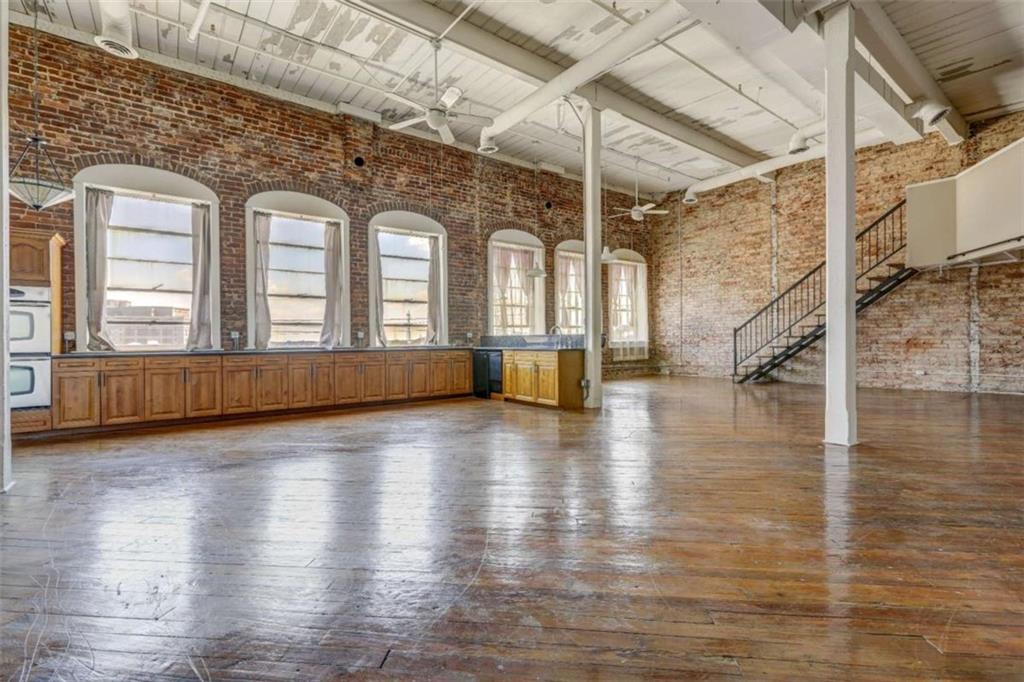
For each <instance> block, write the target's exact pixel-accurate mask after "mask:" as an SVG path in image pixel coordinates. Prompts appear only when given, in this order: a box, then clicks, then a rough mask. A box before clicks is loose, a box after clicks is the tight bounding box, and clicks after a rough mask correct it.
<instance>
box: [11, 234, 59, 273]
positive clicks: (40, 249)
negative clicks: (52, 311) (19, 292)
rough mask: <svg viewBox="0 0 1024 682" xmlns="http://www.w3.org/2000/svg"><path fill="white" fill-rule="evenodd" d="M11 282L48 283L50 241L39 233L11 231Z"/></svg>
mask: <svg viewBox="0 0 1024 682" xmlns="http://www.w3.org/2000/svg"><path fill="white" fill-rule="evenodd" d="M11 283H12V284H27V285H34V286H48V285H49V284H50V242H49V239H47V238H46V237H43V236H41V235H39V236H37V235H23V234H19V233H18V232H16V231H14V230H12V231H11Z"/></svg>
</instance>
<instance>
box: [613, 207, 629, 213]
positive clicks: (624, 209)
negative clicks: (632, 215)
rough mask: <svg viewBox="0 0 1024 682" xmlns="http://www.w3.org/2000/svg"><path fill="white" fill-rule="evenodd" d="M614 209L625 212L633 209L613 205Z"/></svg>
mask: <svg viewBox="0 0 1024 682" xmlns="http://www.w3.org/2000/svg"><path fill="white" fill-rule="evenodd" d="M612 210H613V211H622V212H624V213H629V212H630V210H631V209H628V208H626V207H625V206H612Z"/></svg>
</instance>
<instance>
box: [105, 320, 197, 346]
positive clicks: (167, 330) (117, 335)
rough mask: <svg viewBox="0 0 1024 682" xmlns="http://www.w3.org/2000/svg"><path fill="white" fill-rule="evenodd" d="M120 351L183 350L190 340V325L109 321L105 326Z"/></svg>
mask: <svg viewBox="0 0 1024 682" xmlns="http://www.w3.org/2000/svg"><path fill="white" fill-rule="evenodd" d="M104 331H106V333H107V336H108V337H109V338H110V342H111V343H112V344H113V345H114V348H117V349H118V350H181V349H182V348H184V347H185V342H186V341H187V340H188V324H187V323H184V322H182V323H178V324H126V323H123V322H120V321H110V320H108V321H107V323H106V325H105V326H104Z"/></svg>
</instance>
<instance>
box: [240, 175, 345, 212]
mask: <svg viewBox="0 0 1024 682" xmlns="http://www.w3.org/2000/svg"><path fill="white" fill-rule="evenodd" d="M264 192H296V193H298V194H306V195H309V196H312V197H316V198H317V199H323V200H324V201H327V202H330V203H332V204H334V205H335V206H337V207H338V208H340V209H341V210H342V211H344V212H345V214H346V216H349V217H350V216H351V215H352V211H351V210H349V205H348V204H349V201H348V199H349V197H348V194H347V193H344V192H331V191H327V190H326V189H324V188H323V187H322V186H320V185H317V184H315V183H312V182H307V181H305V180H259V181H253V182H248V183H246V184H245V196H246V197H249V198H250V199H251V198H252V197H254V196H256V195H257V194H263V193H264Z"/></svg>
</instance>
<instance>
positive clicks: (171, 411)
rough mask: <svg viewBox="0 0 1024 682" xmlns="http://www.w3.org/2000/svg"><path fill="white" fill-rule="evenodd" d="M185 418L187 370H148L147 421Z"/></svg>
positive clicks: (182, 368) (174, 368)
mask: <svg viewBox="0 0 1024 682" xmlns="http://www.w3.org/2000/svg"><path fill="white" fill-rule="evenodd" d="M184 418H185V368H184V367H167V368H159V369H156V368H154V369H147V370H146V419H147V420H157V419H184Z"/></svg>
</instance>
